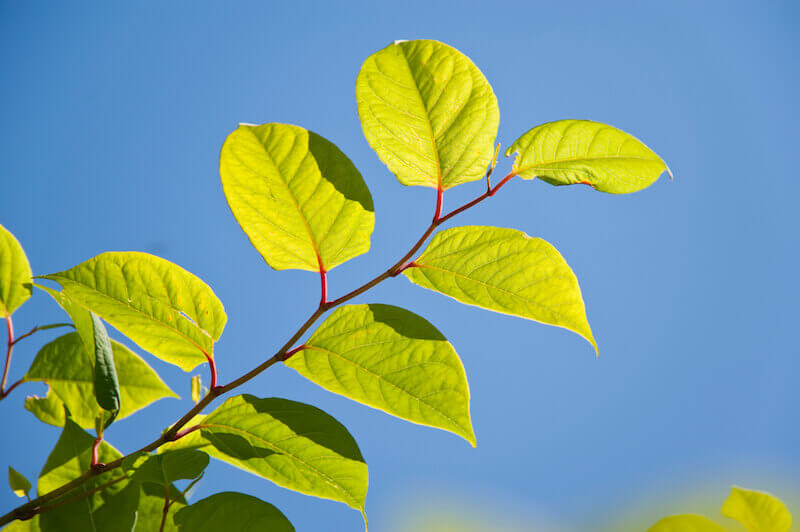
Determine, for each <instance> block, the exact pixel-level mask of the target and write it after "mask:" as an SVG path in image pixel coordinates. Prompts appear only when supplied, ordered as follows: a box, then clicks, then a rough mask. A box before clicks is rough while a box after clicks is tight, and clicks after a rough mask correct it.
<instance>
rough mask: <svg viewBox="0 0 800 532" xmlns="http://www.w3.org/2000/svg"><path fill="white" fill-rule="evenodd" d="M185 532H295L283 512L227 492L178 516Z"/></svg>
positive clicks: (176, 518) (177, 518) (180, 527)
mask: <svg viewBox="0 0 800 532" xmlns="http://www.w3.org/2000/svg"><path fill="white" fill-rule="evenodd" d="M175 523H177V525H178V530H180V531H185V532H219V531H220V530H235V531H236V532H264V531H269V532H294V527H293V526H292V524H291V523H290V522H289V520H288V519H286V516H285V515H283V513H281V511H280V510H278V509H277V508H275V507H274V506H273V505H271V504H270V503H268V502H264V501H262V500H261V499H257V498H256V497H253V496H252V495H245V494H244V493H235V492H231V491H224V492H222V493H216V494H214V495H212V496H210V497H207V498H205V499H202V500H199V501H197V502H196V503H194V504H192V505H191V506H187V507H185V508H182V509H181V510H180V511H179V512H178V513H176V514H175Z"/></svg>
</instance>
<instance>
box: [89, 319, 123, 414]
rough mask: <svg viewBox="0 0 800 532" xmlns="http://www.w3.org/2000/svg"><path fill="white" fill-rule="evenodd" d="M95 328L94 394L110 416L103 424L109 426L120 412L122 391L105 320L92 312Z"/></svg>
mask: <svg viewBox="0 0 800 532" xmlns="http://www.w3.org/2000/svg"><path fill="white" fill-rule="evenodd" d="M92 325H93V329H94V396H95V399H97V404H98V405H100V408H102V409H103V410H105V411H107V412H109V414H110V416H109V417H108V419H107V420H106V421H105V423H104V424H103V425H104V427H108V426H109V425H110V424H111V423H112V422H113V421H114V418H115V417H117V414H119V409H120V398H119V396H120V392H119V381H118V380H117V368H116V366H114V352H113V350H112V348H111V339H110V338H109V337H108V332H106V327H105V325H103V320H101V319H100V317H99V316H98V315H97V314H95V313H94V312H92Z"/></svg>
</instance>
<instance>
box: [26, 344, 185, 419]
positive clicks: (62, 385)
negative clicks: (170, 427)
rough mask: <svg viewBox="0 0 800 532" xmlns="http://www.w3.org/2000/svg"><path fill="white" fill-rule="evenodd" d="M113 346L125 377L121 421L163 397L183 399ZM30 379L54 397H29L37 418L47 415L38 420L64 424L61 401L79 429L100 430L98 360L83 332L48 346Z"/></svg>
mask: <svg viewBox="0 0 800 532" xmlns="http://www.w3.org/2000/svg"><path fill="white" fill-rule="evenodd" d="M111 346H112V349H113V353H114V359H115V363H116V368H117V371H118V372H119V390H120V399H121V400H120V402H121V407H120V411H119V415H118V418H119V419H122V418H125V417H127V416H129V415H131V414H133V413H134V412H136V411H138V410H140V409H141V408H144V407H145V406H147V405H149V404H150V403H152V402H153V401H156V400H158V399H161V398H163V397H175V398H177V397H178V396H177V395H175V394H174V393H173V392H172V390H170V389H169V387H167V385H166V384H164V381H162V380H161V378H160V377H159V376H158V374H156V372H155V371H153V370H152V369H151V368H150V366H148V365H147V363H146V362H145V361H144V360H142V359H141V358H140V357H139V356H138V355H136V354H135V353H133V352H132V351H131V350H129V349H128V348H127V347H125V346H124V345H122V344H120V343H117V342H114V341H113V340H112V341H111ZM25 380H26V381H45V382H46V383H47V384H48V385H50V388H51V392H50V393H49V394H48V397H46V398H44V399H38V398H35V399H31V398H29V400H28V401H26V405H25V406H26V408H28V409H29V410H32V411H33V412H34V414H37V411H41V413H42V416H41V417H40V416H39V415H38V414H37V417H39V418H40V419H41V420H42V421H45V422H46V423H49V422H51V421H61V423H60V424H63V413H61V414H59V413H57V412H58V409H57V408H56V403H55V399H56V398H57V399H58V400H60V402H61V403H63V404H65V405H66V406H67V408H68V409H69V411H70V412H71V414H72V416H73V417H74V420H75V422H76V423H78V425H80V426H81V427H83V428H87V429H88V428H92V427H94V420H95V418H96V417H97V415H98V414H99V413H100V408H99V406H98V404H97V401H96V400H95V394H94V356H93V355H90V354H89V353H88V352H87V351H86V348H85V347H84V345H83V342H82V341H81V339H80V335H79V334H78V333H77V332H73V333H69V334H65V335H64V336H60V337H58V338H56V339H55V340H53V341H52V342H50V343H48V344H46V345H45V346H44V347H42V349H41V350H40V351H39V353H38V354H37V355H36V358H35V359H34V360H33V363H32V364H31V367H30V369H29V370H28V373H27V374H26V375H25ZM51 396H55V397H51ZM29 402H30V404H29ZM53 416H56V417H53ZM53 424H58V423H53Z"/></svg>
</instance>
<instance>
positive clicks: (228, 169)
mask: <svg viewBox="0 0 800 532" xmlns="http://www.w3.org/2000/svg"><path fill="white" fill-rule="evenodd" d="M219 169H220V174H221V175H222V188H223V190H224V191H225V197H226V198H227V200H228V205H230V208H231V211H233V215H234V216H235V217H236V220H237V221H238V222H239V225H240V226H241V227H242V230H244V232H245V233H246V234H247V236H248V237H249V238H250V242H251V243H252V244H253V246H254V247H255V248H256V249H257V250H258V252H259V253H261V256H262V257H264V260H265V261H267V264H269V265H270V266H271V267H273V268H274V269H276V270H286V269H290V268H295V269H300V270H310V271H320V270H321V269H322V270H324V271H330V270H331V269H332V268H334V267H335V266H337V265H339V264H341V263H343V262H345V261H346V260H348V259H351V258H353V257H356V256H358V255H361V254H362V253H366V252H367V251H368V250H369V245H370V242H369V239H370V235H371V234H372V229H373V227H374V226H375V208H374V207H373V204H372V196H371V195H370V193H369V189H367V185H366V184H365V183H364V179H363V178H362V177H361V174H360V173H358V170H356V167H355V166H353V163H352V162H351V161H350V159H348V158H347V156H346V155H345V154H344V153H342V152H341V151H340V150H339V148H337V147H336V146H335V145H334V144H332V143H331V142H329V141H328V140H326V139H324V138H322V137H321V136H319V135H317V134H316V133H313V132H311V131H307V130H305V129H303V128H301V127H298V126H292V125H288V124H264V125H261V126H253V125H247V124H242V125H240V126H239V127H238V128H237V129H236V130H235V131H234V132H233V133H231V134H230V135H229V136H228V138H227V140H225V144H224V145H223V146H222V153H221V154H220V165H219Z"/></svg>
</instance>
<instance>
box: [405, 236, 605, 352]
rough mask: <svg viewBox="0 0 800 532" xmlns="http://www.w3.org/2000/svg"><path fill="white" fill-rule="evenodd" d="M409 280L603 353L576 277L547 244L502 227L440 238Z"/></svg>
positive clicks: (410, 271)
mask: <svg viewBox="0 0 800 532" xmlns="http://www.w3.org/2000/svg"><path fill="white" fill-rule="evenodd" d="M403 274H404V275H405V276H406V277H408V279H409V280H410V281H411V282H412V283H414V284H418V285H420V286H422V287H424V288H428V289H430V290H435V291H437V292H440V293H442V294H444V295H447V296H450V297H452V298H453V299H455V300H457V301H460V302H461V303H466V304H467V305H474V306H477V307H482V308H485V309H488V310H494V311H496V312H502V313H503V314H511V315H513V316H520V317H522V318H527V319H531V320H535V321H539V322H542V323H547V324H550V325H556V326H558V327H564V328H566V329H569V330H571V331H574V332H576V333H578V334H579V335H581V336H583V337H584V338H585V339H586V340H588V341H589V343H591V344H592V345H593V346H594V348H595V350H596V349H597V344H596V343H595V341H594V337H593V336H592V331H591V328H590V327H589V323H588V321H587V320H586V309H585V307H584V304H583V298H582V296H581V290H580V287H579V286H578V280H577V279H576V278H575V274H574V273H572V270H571V269H570V267H569V265H568V264H567V263H566V261H565V260H564V258H563V257H562V256H561V254H559V252H558V251H556V249H555V248H554V247H553V246H551V245H550V244H548V243H547V242H545V241H544V240H542V239H541V238H531V237H529V236H528V235H526V234H525V233H523V232H522V231H516V230H514V229H504V228H500V227H484V226H465V227H455V228H453V229H448V230H446V231H442V232H440V233H437V234H436V236H434V237H433V240H431V243H430V244H429V245H428V248H427V249H426V250H425V252H424V253H423V254H422V255H421V256H420V257H419V258H418V259H416V260H415V261H414V262H413V263H412V267H409V268H407V269H405V270H404V271H403Z"/></svg>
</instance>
